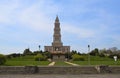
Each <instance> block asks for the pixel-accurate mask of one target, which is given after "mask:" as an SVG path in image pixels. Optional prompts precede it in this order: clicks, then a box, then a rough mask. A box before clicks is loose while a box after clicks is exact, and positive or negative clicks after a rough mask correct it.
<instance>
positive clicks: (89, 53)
mask: <svg viewBox="0 0 120 78" xmlns="http://www.w3.org/2000/svg"><path fill="white" fill-rule="evenodd" d="M88 65H90V45H88Z"/></svg>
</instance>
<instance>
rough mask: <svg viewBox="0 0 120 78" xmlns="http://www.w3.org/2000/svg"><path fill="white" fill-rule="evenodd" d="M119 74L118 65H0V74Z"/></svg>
mask: <svg viewBox="0 0 120 78" xmlns="http://www.w3.org/2000/svg"><path fill="white" fill-rule="evenodd" d="M103 73H104V74H108V73H110V74H120V66H117V67H116V66H111V67H110V66H96V67H94V66H66V67H62V66H0V74H73V75H74V74H103Z"/></svg>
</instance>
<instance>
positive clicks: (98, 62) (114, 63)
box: [72, 61, 120, 65]
mask: <svg viewBox="0 0 120 78" xmlns="http://www.w3.org/2000/svg"><path fill="white" fill-rule="evenodd" d="M72 63H75V64H79V65H89V63H88V61H72ZM90 65H120V61H117V62H115V61H90Z"/></svg>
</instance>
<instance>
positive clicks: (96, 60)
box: [71, 56, 120, 65]
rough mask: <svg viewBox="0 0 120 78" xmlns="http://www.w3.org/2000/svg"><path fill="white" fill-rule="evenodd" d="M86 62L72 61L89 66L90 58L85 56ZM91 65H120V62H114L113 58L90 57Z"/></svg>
mask: <svg viewBox="0 0 120 78" xmlns="http://www.w3.org/2000/svg"><path fill="white" fill-rule="evenodd" d="M84 57H85V61H71V62H72V63H76V64H79V65H89V64H88V56H84ZM90 65H120V60H118V61H116V62H115V61H114V59H112V58H108V57H99V56H90Z"/></svg>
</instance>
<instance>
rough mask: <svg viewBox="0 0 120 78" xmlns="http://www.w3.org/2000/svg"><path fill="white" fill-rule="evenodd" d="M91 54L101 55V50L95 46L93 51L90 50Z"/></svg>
mask: <svg viewBox="0 0 120 78" xmlns="http://www.w3.org/2000/svg"><path fill="white" fill-rule="evenodd" d="M90 55H93V56H97V55H99V50H98V49H97V48H95V49H94V50H93V51H91V52H90Z"/></svg>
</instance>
